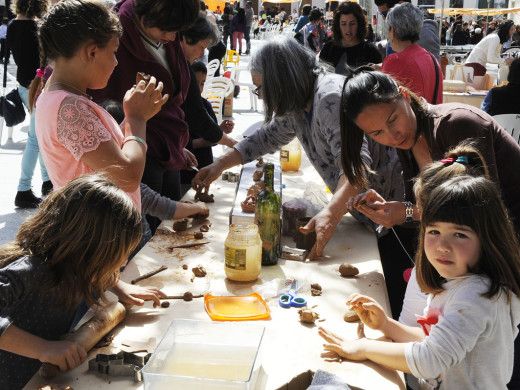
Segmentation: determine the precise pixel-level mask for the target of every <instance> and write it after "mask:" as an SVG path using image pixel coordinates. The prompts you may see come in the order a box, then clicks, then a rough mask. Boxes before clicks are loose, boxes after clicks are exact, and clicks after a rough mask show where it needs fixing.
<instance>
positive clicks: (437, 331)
mask: <svg viewBox="0 0 520 390" xmlns="http://www.w3.org/2000/svg"><path fill="white" fill-rule="evenodd" d="M446 163H448V164H449V163H451V162H446ZM418 192H419V193H418V194H417V198H418V199H421V204H420V207H421V231H420V242H419V250H418V252H417V256H416V267H417V280H418V283H419V286H420V288H421V290H422V291H424V292H426V293H427V294H429V296H428V302H427V306H426V308H425V309H424V313H423V315H421V316H418V322H419V324H421V327H422V329H421V328H418V327H408V326H405V325H403V324H401V323H399V322H397V321H395V320H392V319H390V318H388V317H387V316H386V315H385V313H384V311H383V309H382V307H381V306H380V305H379V304H378V303H377V302H376V301H375V300H374V299H372V298H370V297H368V296H363V295H360V294H353V295H351V296H350V297H349V298H348V300H347V305H348V306H351V307H352V308H353V309H354V310H355V311H356V313H357V314H358V315H359V318H361V320H362V321H363V323H364V324H366V325H367V326H368V327H370V328H372V329H377V330H380V331H381V332H382V333H383V335H384V336H385V337H386V338H387V339H390V340H389V341H380V340H369V339H366V338H360V339H358V340H352V341H350V340H348V341H347V340H344V339H343V338H342V337H340V336H337V335H335V334H333V333H331V332H329V331H327V330H325V329H323V328H320V330H319V333H320V335H321V336H322V337H323V338H324V339H325V340H326V341H327V342H328V344H326V345H325V349H326V350H328V351H332V352H334V353H336V354H338V355H340V356H341V357H345V358H347V359H350V360H371V361H373V362H376V363H379V364H382V365H383V366H385V367H389V368H391V369H396V370H400V371H403V372H405V373H411V374H413V375H414V376H415V377H417V378H424V379H421V382H422V383H421V385H422V386H420V388H429V389H436V390H448V389H475V388H480V389H506V385H507V383H508V382H509V380H510V378H511V374H512V372H513V367H514V350H513V343H514V340H515V338H516V337H517V335H518V324H519V323H520V299H519V296H520V279H519V278H518V275H519V274H520V253H519V251H518V248H519V243H518V239H517V237H516V234H515V231H514V229H513V225H512V224H511V222H510V220H509V218H508V213H507V210H506V207H505V205H504V203H503V202H502V200H501V196H500V192H499V190H498V189H497V186H496V184H495V183H493V182H492V181H490V180H488V179H486V178H483V177H473V176H464V175H463V176H456V177H454V178H452V179H450V180H448V181H443V180H441V181H438V182H436V185H435V186H434V188H433V189H432V190H431V192H430V194H429V195H428V196H426V197H424V203H423V197H422V196H421V195H420V189H419V191H418ZM477 361H478V362H481V363H479V364H475V362H477Z"/></svg>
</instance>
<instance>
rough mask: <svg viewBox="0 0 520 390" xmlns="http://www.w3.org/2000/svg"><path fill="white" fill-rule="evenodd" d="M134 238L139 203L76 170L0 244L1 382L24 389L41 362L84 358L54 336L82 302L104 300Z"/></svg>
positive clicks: (66, 364) (69, 363)
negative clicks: (8, 241) (4, 243)
mask: <svg viewBox="0 0 520 390" xmlns="http://www.w3.org/2000/svg"><path fill="white" fill-rule="evenodd" d="M140 238H141V215H140V213H139V211H138V209H137V207H136V206H135V204H134V203H133V202H132V201H131V199H130V198H129V197H128V196H127V194H126V193H125V192H124V191H122V190H121V189H120V188H119V187H118V186H117V185H116V184H115V183H113V182H111V181H109V180H107V179H106V178H104V177H103V176H101V175H84V176H80V177H79V178H76V179H74V180H72V181H71V182H70V183H68V184H67V185H65V186H64V187H62V188H60V189H57V190H55V191H53V192H52V193H51V194H50V195H49V196H48V197H47V199H46V200H45V201H44V202H43V203H42V205H41V206H40V209H39V210H38V211H37V213H36V214H35V215H34V216H33V217H32V218H30V219H29V220H27V221H26V222H24V223H23V224H22V225H21V226H20V229H19V230H18V233H17V234H16V237H15V239H14V241H13V242H11V243H9V244H6V245H4V246H3V247H2V248H0V281H1V283H0V362H2V364H1V365H0V388H2V389H21V388H23V387H24V386H25V384H26V383H27V381H29V380H30V379H31V377H32V376H33V375H34V374H35V373H36V372H37V371H38V369H39V367H40V366H41V364H42V363H51V364H54V365H56V366H58V367H59V368H60V370H61V371H66V370H70V369H72V368H74V367H76V366H78V365H79V364H81V363H82V362H83V361H84V360H85V358H86V356H87V354H86V352H87V351H85V350H83V348H82V347H81V346H80V345H79V344H77V343H75V342H72V341H66V340H60V337H61V336H63V335H64V334H66V333H67V332H68V331H69V329H70V327H71V325H72V322H73V319H74V313H75V311H76V308H77V307H78V305H79V304H80V302H82V301H83V300H84V301H86V302H87V303H88V304H89V305H91V306H93V307H98V308H99V307H102V306H103V305H104V303H107V300H106V297H105V290H107V289H110V288H112V287H114V286H115V285H116V283H117V282H118V280H119V269H120V268H121V266H122V265H123V263H125V261H126V260H127V258H128V256H129V254H130V252H131V251H132V250H133V249H134V248H135V247H136V245H137V244H138V243H139V240H140ZM153 290H154V291H156V292H158V290H157V289H153ZM94 297H99V298H100V299H99V300H97V299H95V298H94ZM153 300H154V305H158V304H159V299H158V298H157V297H155V296H154V297H153Z"/></svg>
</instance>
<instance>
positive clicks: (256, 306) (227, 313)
mask: <svg viewBox="0 0 520 390" xmlns="http://www.w3.org/2000/svg"><path fill="white" fill-rule="evenodd" d="M204 308H205V309H206V312H207V313H208V315H209V316H210V318H211V319H212V320H213V321H252V320H262V319H266V318H269V317H270V316H271V311H270V310H269V307H268V306H267V304H266V303H265V301H264V300H263V299H262V297H261V296H260V295H259V294H257V293H253V294H249V295H234V296H233V295H232V296H220V297H219V296H213V295H211V294H206V295H204Z"/></svg>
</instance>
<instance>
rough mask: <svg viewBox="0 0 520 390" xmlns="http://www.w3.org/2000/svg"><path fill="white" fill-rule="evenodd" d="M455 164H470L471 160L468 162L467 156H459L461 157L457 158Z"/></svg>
mask: <svg viewBox="0 0 520 390" xmlns="http://www.w3.org/2000/svg"><path fill="white" fill-rule="evenodd" d="M455 162H458V163H461V164H468V163H469V160H468V157H467V156H459V157H457V159H456V160H455Z"/></svg>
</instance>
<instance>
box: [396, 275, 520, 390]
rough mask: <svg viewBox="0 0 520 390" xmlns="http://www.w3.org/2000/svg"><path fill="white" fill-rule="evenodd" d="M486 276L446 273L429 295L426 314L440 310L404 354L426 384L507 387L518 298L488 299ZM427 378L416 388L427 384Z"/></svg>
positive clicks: (441, 389)
mask: <svg viewBox="0 0 520 390" xmlns="http://www.w3.org/2000/svg"><path fill="white" fill-rule="evenodd" d="M488 286H489V279H488V278H487V277H485V276H482V275H469V276H466V277H462V278H457V279H451V280H449V281H448V282H447V283H446V284H445V285H444V287H445V289H446V290H445V291H443V292H442V293H440V294H437V295H435V296H429V298H428V305H427V307H426V309H425V314H426V313H428V312H430V313H431V310H433V309H436V310H439V311H440V313H441V315H440V316H439V319H438V323H437V324H436V325H433V326H432V327H431V329H430V332H429V336H426V337H425V338H424V341H423V342H421V343H419V342H413V343H409V344H408V345H407V346H406V350H405V357H406V362H407V363H408V366H409V367H410V370H411V372H412V374H413V375H414V376H415V377H417V378H434V379H430V381H429V383H430V387H429V388H430V389H435V390H437V389H439V390H448V389H449V390H452V389H472V390H478V389H481V390H489V389H493V390H499V389H504V390H505V389H506V384H507V383H508V382H509V380H510V379H511V375H512V372H513V344H514V340H515V337H516V336H517V334H518V324H519V323H520V299H519V298H518V297H517V296H516V295H514V294H513V295H512V298H511V302H510V303H508V302H507V297H506V294H504V293H503V292H501V293H500V294H499V296H495V297H493V298H492V299H488V298H485V297H483V296H482V294H483V293H485V292H486V291H487V290H488V288H489V287H488ZM425 385H426V383H423V384H422V385H421V389H423V388H428V387H427V386H425Z"/></svg>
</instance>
